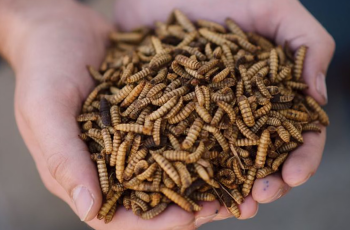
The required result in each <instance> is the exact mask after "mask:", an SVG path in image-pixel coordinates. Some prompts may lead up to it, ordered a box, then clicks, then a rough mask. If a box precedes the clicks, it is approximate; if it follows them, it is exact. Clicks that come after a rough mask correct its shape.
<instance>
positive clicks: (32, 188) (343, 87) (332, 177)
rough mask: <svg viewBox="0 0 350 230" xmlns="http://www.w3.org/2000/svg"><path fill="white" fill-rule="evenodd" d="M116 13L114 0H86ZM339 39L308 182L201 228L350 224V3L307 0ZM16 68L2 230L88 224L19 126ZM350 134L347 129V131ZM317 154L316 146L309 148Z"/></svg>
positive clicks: (7, 83)
mask: <svg viewBox="0 0 350 230" xmlns="http://www.w3.org/2000/svg"><path fill="white" fill-rule="evenodd" d="M82 2H84V3H85V4H88V5H90V6H91V7H93V8H95V9H96V10H97V11H99V12H101V13H103V14H104V15H105V16H106V17H108V18H111V17H112V13H113V12H112V9H113V3H114V0H104V1H97V0H85V1H82ZM301 2H302V3H303V4H304V5H305V7H306V8H307V9H308V10H309V11H310V12H311V13H312V14H313V15H314V16H315V17H316V18H317V19H318V20H319V21H320V22H321V23H322V24H323V26H325V27H326V29H327V30H328V31H329V32H330V33H331V34H332V35H333V37H334V38H335V40H336V43H337V49H336V53H335V56H334V59H333V62H332V64H331V66H330V68H329V72H328V78H327V84H328V96H329V103H328V105H327V106H326V111H327V112H328V114H329V116H330V120H331V126H330V127H329V129H328V139H327V144H326V149H325V152H324V157H323V159H322V163H321V166H320V168H319V170H318V171H317V173H316V175H314V176H313V177H312V178H311V179H310V180H309V181H308V182H307V183H306V184H304V185H302V186H301V187H298V188H295V189H293V190H292V191H291V192H290V193H289V194H288V195H287V196H285V197H283V198H282V199H280V200H278V201H276V202H274V203H272V204H264V205H260V209H259V213H258V215H257V216H256V217H255V218H254V219H251V220H246V221H239V220H235V219H230V220H225V221H220V222H214V223H210V224H207V225H205V226H203V227H201V228H200V229H201V230H209V229H214V228H216V229H218V228H219V229H221V230H225V229H239V228H244V229H247V230H249V229H257V228H259V229H261V228H263V229H269V230H275V229H276V230H277V229H278V230H280V229H284V230H292V229H293V230H294V229H298V230H304V229H308V230H310V229H311V230H314V229H315V230H316V229H317V230H326V229H327V230H328V229H348V226H349V225H348V223H349V221H348V219H347V218H348V216H349V207H350V198H349V197H348V196H349V192H350V179H349V176H350V166H349V165H350V164H349V163H350V154H349V153H348V151H349V149H350V138H349V136H350V122H349V121H348V119H349V117H350V103H349V102H350V77H347V76H350V64H349V63H350V58H349V57H350V55H349V54H350V42H349V41H350V30H349V29H348V28H349V26H348V23H349V21H350V14H349V10H350V2H349V1H348V0H338V1H332V2H330V1H329V0H318V1H312V0H301ZM14 87H15V78H14V73H13V72H12V70H11V69H10V67H9V66H8V65H7V64H6V63H5V62H4V61H1V60H0V105H1V109H0V118H1V119H0V230H22V229H50V230H56V229H57V230H61V229H76V230H85V229H90V228H89V227H87V225H85V224H84V223H82V222H80V221H79V219H78V217H77V216H75V214H74V213H73V212H72V211H71V210H70V208H69V207H68V206H67V205H66V204H65V203H63V202H62V201H61V200H59V199H58V198H56V197H54V196H53V195H51V194H50V193H49V192H48V191H47V190H46V189H45V187H44V185H43V184H42V182H41V180H40V178H39V174H38V172H37V171H36V168H35V165H34V162H33V160H32V158H31V156H30V154H29V152H28V150H27V148H26V146H25V145H24V143H23V140H22V138H21V136H20V134H19V132H18V130H17V127H16V123H15V119H14V112H13V111H14V109H13V93H14ZM348 135H349V136H348ZM310 154H312V153H310Z"/></svg>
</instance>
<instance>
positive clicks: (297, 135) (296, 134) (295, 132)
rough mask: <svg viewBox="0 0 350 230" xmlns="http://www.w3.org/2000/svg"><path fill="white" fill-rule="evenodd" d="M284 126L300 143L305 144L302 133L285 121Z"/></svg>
mask: <svg viewBox="0 0 350 230" xmlns="http://www.w3.org/2000/svg"><path fill="white" fill-rule="evenodd" d="M283 126H284V127H285V128H286V129H287V130H288V132H289V133H290V135H291V136H292V137H294V138H295V139H296V140H297V141H298V142H300V143H303V142H304V139H303V136H302V135H301V132H300V131H299V130H298V129H297V128H296V127H295V126H294V125H293V124H292V123H291V122H289V121H284V122H283Z"/></svg>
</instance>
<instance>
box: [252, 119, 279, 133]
mask: <svg viewBox="0 0 350 230" xmlns="http://www.w3.org/2000/svg"><path fill="white" fill-rule="evenodd" d="M268 119H269V117H268V116H266V115H264V116H262V117H260V118H259V119H258V120H257V121H256V122H255V125H254V126H253V127H252V128H251V129H250V130H251V131H252V132H253V133H257V132H258V131H259V130H260V129H261V127H263V126H264V125H265V124H266V123H267V121H268ZM276 119H277V118H276Z"/></svg>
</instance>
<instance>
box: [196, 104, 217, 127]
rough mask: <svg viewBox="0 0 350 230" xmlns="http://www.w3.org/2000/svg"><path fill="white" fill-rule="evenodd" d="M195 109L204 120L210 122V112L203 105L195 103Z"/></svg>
mask: <svg viewBox="0 0 350 230" xmlns="http://www.w3.org/2000/svg"><path fill="white" fill-rule="evenodd" d="M195 110H196V112H197V114H198V115H199V116H200V117H201V118H202V119H203V121H204V122H206V123H210V122H211V120H212V119H213V118H212V116H211V115H210V113H209V112H208V111H207V110H206V109H205V108H204V107H203V106H201V105H199V103H196V105H195Z"/></svg>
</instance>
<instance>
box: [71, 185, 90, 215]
mask: <svg viewBox="0 0 350 230" xmlns="http://www.w3.org/2000/svg"><path fill="white" fill-rule="evenodd" d="M73 201H74V204H75V207H76V208H77V212H78V215H79V218H80V220H81V221H85V220H86V217H87V216H88V215H89V212H90V210H91V208H92V205H93V204H94V199H93V196H92V194H91V193H90V191H89V190H88V189H87V188H86V187H84V186H82V185H79V186H77V187H76V188H75V189H74V190H73Z"/></svg>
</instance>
